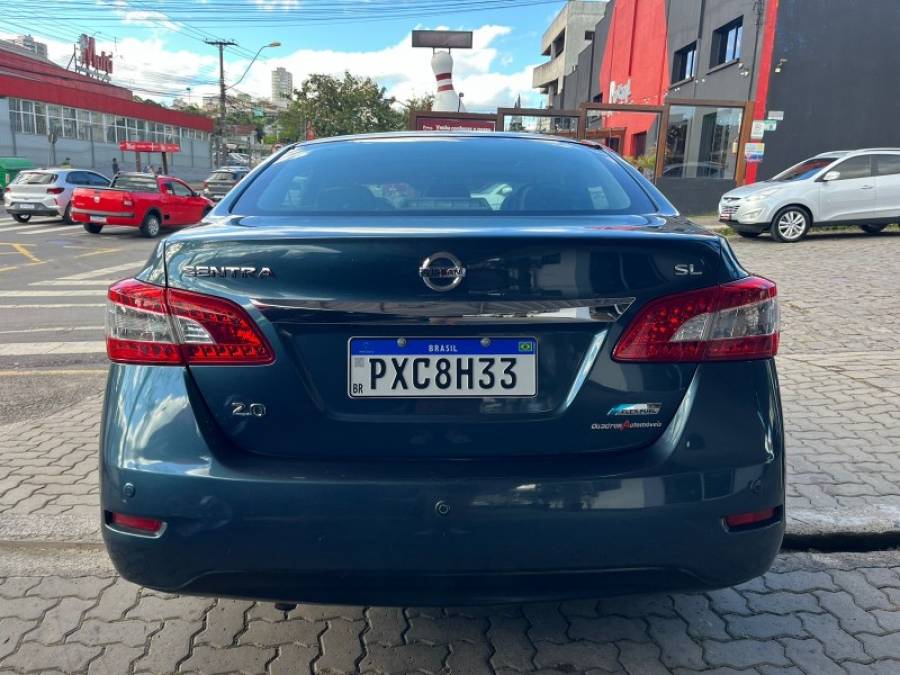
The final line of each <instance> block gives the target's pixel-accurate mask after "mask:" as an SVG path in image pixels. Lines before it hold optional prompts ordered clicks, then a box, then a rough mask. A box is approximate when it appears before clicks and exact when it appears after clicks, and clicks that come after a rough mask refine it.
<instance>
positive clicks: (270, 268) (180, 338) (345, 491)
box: [101, 133, 784, 605]
mask: <svg viewBox="0 0 900 675" xmlns="http://www.w3.org/2000/svg"><path fill="white" fill-rule="evenodd" d="M485 195H497V198H496V199H488V198H487V197H486V196H485ZM778 339H779V332H778V308H777V304H776V290H775V285H774V284H773V283H772V282H770V281H768V280H766V279H763V278H761V277H756V276H751V275H749V274H748V272H746V271H745V270H744V269H743V268H742V267H741V265H740V263H739V262H738V261H737V259H736V258H735V256H734V254H733V252H732V250H731V248H730V247H729V245H728V242H727V241H726V240H725V239H724V238H721V237H719V236H716V235H713V234H711V233H709V232H707V231H706V230H703V229H701V228H698V227H696V226H694V225H692V224H691V223H689V222H688V221H686V220H684V219H683V218H682V217H680V216H679V215H678V214H677V212H676V211H675V209H674V208H673V207H672V206H671V204H669V203H668V202H667V201H666V199H665V198H664V197H663V196H662V195H661V194H660V193H659V192H658V191H657V190H656V189H655V188H654V187H653V186H652V185H651V184H650V183H649V182H647V181H646V180H645V179H644V178H642V177H641V176H640V175H639V174H638V173H637V172H636V171H635V170H633V169H632V168H631V167H630V166H629V165H628V164H627V163H625V162H624V161H623V160H622V159H620V158H619V157H618V156H617V155H615V154H614V153H612V152H610V151H608V150H605V149H603V148H600V147H596V146H592V145H588V144H584V143H579V142H576V141H570V140H564V139H559V138H549V137H541V136H534V135H519V134H505V133H486V134H468V133H444V134H441V133H438V134H426V133H401V134H385V135H369V136H353V137H344V138H332V139H323V140H320V141H314V142H310V143H302V144H298V145H294V146H290V147H287V148H285V149H284V150H283V151H281V152H280V153H279V154H278V155H276V156H274V157H272V158H271V159H270V160H269V161H267V162H266V163H265V164H263V165H261V166H260V167H258V168H257V169H255V170H254V171H253V172H251V173H250V175H249V176H247V178H245V179H244V180H243V181H242V182H241V184H240V185H239V186H238V187H237V188H236V189H235V190H233V191H231V192H230V193H229V195H228V196H227V197H226V198H225V199H223V200H222V201H221V202H220V203H219V204H218V206H217V207H216V209H215V210H214V211H213V213H212V214H211V215H210V217H209V218H208V219H207V222H206V224H205V225H204V226H202V227H194V228H189V229H187V230H183V231H181V232H178V233H176V234H174V235H173V236H171V237H170V238H169V239H167V240H166V241H164V242H162V243H161V244H160V245H159V247H158V248H157V249H156V252H155V253H154V255H153V256H152V257H151V259H150V260H149V261H148V263H147V265H146V267H145V268H144V269H143V270H142V271H141V272H140V274H138V275H137V276H136V277H135V278H133V279H126V280H124V281H120V282H118V283H116V284H115V285H113V286H112V287H111V288H110V289H109V302H108V313H107V349H108V352H109V357H110V359H111V361H112V362H113V363H112V366H111V367H110V372H109V380H108V385H107V391H106V402H105V410H104V418H103V434H102V439H101V478H102V480H101V485H102V509H103V535H104V538H105V541H106V546H107V548H108V550H109V553H110V556H111V557H112V560H113V562H114V563H115V565H116V567H117V569H118V570H119V572H121V574H122V575H123V576H124V577H125V578H127V579H129V580H131V581H133V582H136V583H139V584H142V585H145V586H149V587H152V588H156V589H161V590H165V591H170V592H179V593H192V594H200V595H214V596H234V597H243V598H253V599H268V600H274V601H278V602H284V603H296V602H327V603H353V604H384V605H397V604H429V605H433V604H456V605H459V604H471V603H494V602H505V601H521V600H529V599H545V598H565V597H579V596H593V595H599V594H608V593H625V592H630V591H637V590H652V589H675V588H715V587H722V586H728V585H732V584H737V583H740V582H743V581H745V580H747V579H749V578H751V577H755V576H757V575H760V574H762V573H763V572H765V570H766V569H767V568H768V567H769V565H770V564H771V562H772V559H773V558H774V556H775V554H776V552H777V551H778V549H779V546H780V544H781V539H782V535H783V531H784V441H783V427H782V414H781V404H780V399H779V392H778V379H777V376H776V370H775V362H774V359H773V357H774V356H775V353H776V351H777V348H778Z"/></svg>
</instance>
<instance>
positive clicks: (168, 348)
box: [106, 279, 182, 365]
mask: <svg viewBox="0 0 900 675" xmlns="http://www.w3.org/2000/svg"><path fill="white" fill-rule="evenodd" d="M165 293H166V289H164V288H161V287H160V286H153V285H152V284H145V283H144V282H142V281H137V280H136V279H126V280H124V281H120V282H118V283H116V284H114V285H113V286H111V287H110V289H109V291H108V292H107V294H106V295H107V304H106V353H107V354H108V355H109V358H110V360H111V361H115V362H117V363H157V364H167V363H168V364H175V365H177V364H180V363H182V358H181V351H180V350H179V348H178V344H177V342H176V340H175V333H174V331H173V330H172V322H171V321H170V319H169V314H168V310H167V308H166V298H165Z"/></svg>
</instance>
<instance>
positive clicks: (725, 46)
mask: <svg viewBox="0 0 900 675" xmlns="http://www.w3.org/2000/svg"><path fill="white" fill-rule="evenodd" d="M743 33H744V19H743V18H740V19H735V20H734V21H732V22H730V23H726V24H725V25H724V26H722V27H721V28H718V29H716V31H715V32H714V33H713V37H712V47H711V49H710V52H709V67H710V68H715V67H716V66H719V65H722V64H723V63H728V62H730V61H737V60H738V59H739V58H741V38H742V37H743Z"/></svg>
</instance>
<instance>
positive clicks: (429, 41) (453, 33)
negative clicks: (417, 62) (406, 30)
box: [412, 30, 472, 49]
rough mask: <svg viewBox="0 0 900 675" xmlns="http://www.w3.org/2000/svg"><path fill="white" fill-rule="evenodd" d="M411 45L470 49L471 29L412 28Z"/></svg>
mask: <svg viewBox="0 0 900 675" xmlns="http://www.w3.org/2000/svg"><path fill="white" fill-rule="evenodd" d="M412 46H413V47H431V48H432V49H471V48H472V31H470V30H414V31H413V32H412Z"/></svg>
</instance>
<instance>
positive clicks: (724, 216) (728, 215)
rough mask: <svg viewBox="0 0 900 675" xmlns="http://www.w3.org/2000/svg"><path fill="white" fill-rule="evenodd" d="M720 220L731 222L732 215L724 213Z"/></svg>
mask: <svg viewBox="0 0 900 675" xmlns="http://www.w3.org/2000/svg"><path fill="white" fill-rule="evenodd" d="M719 220H731V214H730V213H723V214H722V215H721V216H719Z"/></svg>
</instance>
